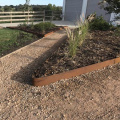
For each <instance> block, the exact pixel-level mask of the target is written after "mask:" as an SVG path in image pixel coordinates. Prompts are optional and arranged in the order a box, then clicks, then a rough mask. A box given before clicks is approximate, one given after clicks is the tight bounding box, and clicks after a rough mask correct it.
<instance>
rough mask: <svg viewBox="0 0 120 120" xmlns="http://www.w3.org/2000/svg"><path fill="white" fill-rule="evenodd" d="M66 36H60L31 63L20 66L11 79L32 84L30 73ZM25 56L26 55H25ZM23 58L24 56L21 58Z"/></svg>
mask: <svg viewBox="0 0 120 120" xmlns="http://www.w3.org/2000/svg"><path fill="white" fill-rule="evenodd" d="M66 38H67V37H64V38H62V39H61V40H60V41H59V42H57V43H56V44H55V45H53V47H51V48H50V49H49V50H48V51H46V52H45V53H44V54H43V55H41V56H40V57H39V58H37V59H35V60H34V61H33V62H32V63H30V64H28V65H27V66H26V67H21V70H20V71H19V72H17V73H15V74H13V75H12V77H11V80H14V81H17V82H20V83H23V84H29V85H32V74H33V73H34V71H35V70H36V69H37V68H38V67H39V66H40V65H41V64H43V62H44V61H45V60H46V59H47V58H49V57H50V56H51V55H52V53H53V52H54V51H55V50H56V49H57V48H58V47H59V46H60V44H61V42H64V41H65V39H66ZM25 57H27V56H25ZM23 59H24V58H23Z"/></svg>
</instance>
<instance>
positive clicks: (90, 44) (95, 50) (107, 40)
mask: <svg viewBox="0 0 120 120" xmlns="http://www.w3.org/2000/svg"><path fill="white" fill-rule="evenodd" d="M90 36H91V37H89V38H88V39H86V40H85V41H84V43H83V45H82V46H81V47H79V48H78V50H77V55H76V56H75V57H74V58H71V57H69V55H68V40H66V41H65V43H63V44H62V45H61V46H60V47H59V48H58V50H57V51H55V52H54V53H53V54H52V56H51V57H50V58H49V59H47V60H46V61H45V63H44V64H42V65H40V66H38V69H37V70H36V71H35V72H34V74H33V77H44V76H48V75H53V74H58V73H61V72H65V71H69V70H72V69H76V68H80V67H84V66H88V65H91V64H95V63H99V62H103V61H106V60H110V59H113V58H117V57H120V36H116V35H115V34H114V31H93V32H91V33H90Z"/></svg>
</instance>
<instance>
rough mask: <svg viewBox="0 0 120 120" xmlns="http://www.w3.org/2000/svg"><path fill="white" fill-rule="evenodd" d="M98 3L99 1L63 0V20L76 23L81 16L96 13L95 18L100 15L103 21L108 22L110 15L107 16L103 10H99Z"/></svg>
mask: <svg viewBox="0 0 120 120" xmlns="http://www.w3.org/2000/svg"><path fill="white" fill-rule="evenodd" d="M99 2H100V0H64V1H63V20H66V21H77V20H78V19H79V18H80V16H81V15H82V16H83V15H84V16H85V17H87V16H88V15H90V14H92V13H96V15H97V16H100V15H102V16H103V17H104V19H105V20H107V21H110V18H111V14H107V13H106V11H105V10H104V9H101V8H100V6H99V5H98V3H99Z"/></svg>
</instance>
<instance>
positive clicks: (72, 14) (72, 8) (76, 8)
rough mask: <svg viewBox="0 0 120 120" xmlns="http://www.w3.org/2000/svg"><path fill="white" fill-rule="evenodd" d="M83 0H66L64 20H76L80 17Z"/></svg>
mask: <svg viewBox="0 0 120 120" xmlns="http://www.w3.org/2000/svg"><path fill="white" fill-rule="evenodd" d="M82 2H83V0H66V4H65V14H64V16H65V17H64V20H68V21H76V20H78V19H79V18H80V14H81V10H82Z"/></svg>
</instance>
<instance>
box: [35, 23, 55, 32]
mask: <svg viewBox="0 0 120 120" xmlns="http://www.w3.org/2000/svg"><path fill="white" fill-rule="evenodd" d="M54 27H55V25H54V24H52V23H50V22H41V23H39V24H36V25H34V28H35V29H36V30H38V31H41V32H45V31H46V30H50V29H52V28H54Z"/></svg>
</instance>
